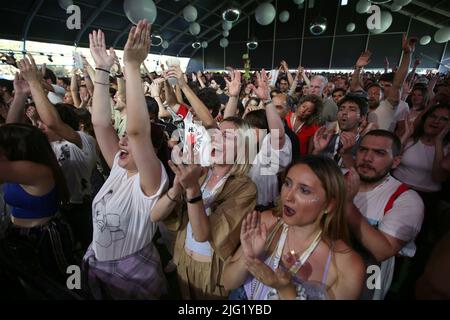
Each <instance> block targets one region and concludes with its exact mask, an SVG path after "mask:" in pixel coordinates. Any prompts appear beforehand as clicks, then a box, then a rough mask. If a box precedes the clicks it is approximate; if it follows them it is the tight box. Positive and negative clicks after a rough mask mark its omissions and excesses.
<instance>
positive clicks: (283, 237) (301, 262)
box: [273, 226, 322, 275]
mask: <svg viewBox="0 0 450 320" xmlns="http://www.w3.org/2000/svg"><path fill="white" fill-rule="evenodd" d="M288 231H289V227H287V226H285V227H284V228H283V233H282V234H281V237H280V241H279V242H278V247H277V251H276V254H275V259H274V261H273V267H274V268H276V267H278V265H279V263H280V260H281V256H282V254H283V248H284V244H285V242H286V238H287V233H288ZM321 235H322V230H321V231H319V232H318V233H317V235H316V237H315V238H314V240H313V241H312V242H311V244H310V245H309V247H308V248H307V249H306V250H305V251H304V252H303V253H302V255H301V256H300V258H298V260H297V261H296V262H295V263H294V265H293V266H292V267H291V268H290V269H289V272H290V273H291V274H293V275H295V274H296V273H297V272H298V270H300V268H301V267H302V266H303V265H304V264H305V262H306V260H308V258H309V257H310V256H311V254H312V253H313V252H314V250H315V249H316V247H317V245H318V244H319V242H320V236H321Z"/></svg>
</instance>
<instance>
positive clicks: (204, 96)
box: [197, 88, 221, 118]
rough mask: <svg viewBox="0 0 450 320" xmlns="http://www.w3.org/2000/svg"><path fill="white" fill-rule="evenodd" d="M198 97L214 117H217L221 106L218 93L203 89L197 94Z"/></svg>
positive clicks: (210, 89)
mask: <svg viewBox="0 0 450 320" xmlns="http://www.w3.org/2000/svg"><path fill="white" fill-rule="evenodd" d="M197 97H198V98H199V99H200V100H201V101H202V102H203V104H204V105H205V106H206V107H207V108H208V110H210V111H211V115H212V117H213V118H215V117H217V114H218V113H219V110H220V105H221V104H220V100H219V97H218V96H217V93H216V91H215V90H214V89H212V88H203V89H201V90H199V91H198V92H197Z"/></svg>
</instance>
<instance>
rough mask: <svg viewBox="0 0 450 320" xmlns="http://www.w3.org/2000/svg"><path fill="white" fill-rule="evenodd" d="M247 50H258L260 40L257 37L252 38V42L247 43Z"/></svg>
mask: <svg viewBox="0 0 450 320" xmlns="http://www.w3.org/2000/svg"><path fill="white" fill-rule="evenodd" d="M247 48H248V49H249V50H255V49H256V48H258V40H257V39H256V38H255V37H251V38H250V40H248V41H247Z"/></svg>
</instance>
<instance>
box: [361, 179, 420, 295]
mask: <svg viewBox="0 0 450 320" xmlns="http://www.w3.org/2000/svg"><path fill="white" fill-rule="evenodd" d="M400 185H401V182H400V181H398V180H397V179H395V178H394V177H391V176H388V177H387V178H386V180H385V181H384V182H383V183H381V184H380V185H379V186H377V187H376V188H375V189H373V190H371V191H368V192H358V194H357V195H356V196H355V199H354V204H355V206H356V207H357V208H358V209H359V211H360V212H361V214H362V215H363V216H364V217H365V218H366V219H367V221H368V222H369V224H370V225H372V226H378V230H380V231H382V232H384V233H386V234H388V235H390V236H392V237H394V238H397V239H399V240H402V241H405V242H407V244H406V245H405V246H404V247H403V248H402V249H401V250H400V252H399V253H400V254H402V255H404V256H409V257H413V256H414V254H415V251H416V248H415V245H414V239H415V238H416V236H417V234H418V233H419V231H420V228H421V226H422V221H423V214H424V205H423V202H422V199H421V198H420V196H419V195H418V194H417V192H415V191H413V190H408V191H405V192H403V193H402V194H401V195H400V196H399V197H398V198H397V199H396V200H395V201H394V203H393V206H392V208H391V209H390V210H388V211H387V212H386V214H384V209H385V207H386V204H387V203H388V201H389V199H390V198H391V196H392V195H393V194H394V193H395V192H396V190H397V189H398V187H399V186H400ZM394 262H395V257H394V256H393V257H391V258H388V259H386V260H385V261H383V262H382V263H381V289H380V290H376V291H375V294H374V299H384V296H385V295H386V293H387V291H388V290H389V287H390V285H391V282H392V277H393V274H394Z"/></svg>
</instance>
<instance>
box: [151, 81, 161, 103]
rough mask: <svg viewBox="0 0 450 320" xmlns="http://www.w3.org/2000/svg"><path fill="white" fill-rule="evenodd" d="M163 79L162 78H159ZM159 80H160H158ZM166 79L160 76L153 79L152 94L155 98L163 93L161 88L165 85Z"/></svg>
mask: <svg viewBox="0 0 450 320" xmlns="http://www.w3.org/2000/svg"><path fill="white" fill-rule="evenodd" d="M159 79H161V80H159ZM157 80H159V81H157ZM163 83H164V79H162V78H158V79H155V80H153V82H152V84H151V85H150V96H151V97H153V98H157V97H159V96H160V95H161V88H162V86H163Z"/></svg>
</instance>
